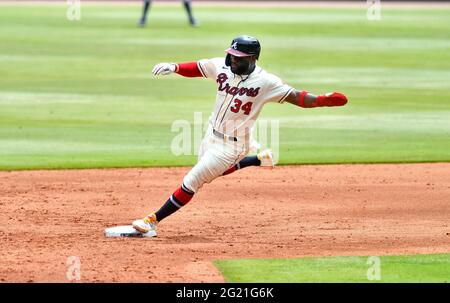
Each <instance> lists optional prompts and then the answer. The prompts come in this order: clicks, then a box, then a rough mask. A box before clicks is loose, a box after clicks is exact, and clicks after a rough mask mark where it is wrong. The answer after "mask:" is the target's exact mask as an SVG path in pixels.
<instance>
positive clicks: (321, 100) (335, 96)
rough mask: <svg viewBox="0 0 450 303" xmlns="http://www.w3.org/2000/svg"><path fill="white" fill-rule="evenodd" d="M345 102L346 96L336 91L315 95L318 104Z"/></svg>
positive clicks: (339, 104) (341, 103)
mask: <svg viewBox="0 0 450 303" xmlns="http://www.w3.org/2000/svg"><path fill="white" fill-rule="evenodd" d="M347 102H348V100H347V97H346V96H345V95H344V94H342V93H337V92H332V93H327V94H325V95H321V96H318V97H317V103H318V104H319V106H344V105H345V104H347Z"/></svg>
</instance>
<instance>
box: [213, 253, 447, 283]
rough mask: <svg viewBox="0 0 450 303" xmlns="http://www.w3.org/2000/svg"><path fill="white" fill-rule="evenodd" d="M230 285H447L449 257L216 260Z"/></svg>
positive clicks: (439, 255)
mask: <svg viewBox="0 0 450 303" xmlns="http://www.w3.org/2000/svg"><path fill="white" fill-rule="evenodd" d="M214 264H215V265H216V266H217V267H218V269H219V270H220V271H221V272H222V274H223V275H224V277H225V279H226V281H227V282H275V283H277V282H287V283H301V282H312V283H316V282H344V283H345V282H359V283H369V282H370V283H372V282H377V283H379V282H381V283H398V282H403V283H418V282H431V283H436V282H438V283H448V282H449V281H450V255H449V254H433V255H410V256H382V257H376V256H367V257H323V258H296V259H241V260H217V261H215V262H214Z"/></svg>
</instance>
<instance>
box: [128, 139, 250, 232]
mask: <svg viewBox="0 0 450 303" xmlns="http://www.w3.org/2000/svg"><path fill="white" fill-rule="evenodd" d="M217 141H218V140H217V139H216V140H215V142H216V143H214V141H208V138H206V140H204V141H203V142H202V146H203V147H204V145H210V146H209V147H208V148H206V149H203V148H201V150H202V151H201V157H200V159H199V161H198V163H197V164H196V165H195V166H194V167H193V168H192V169H191V170H190V171H189V172H188V174H187V175H186V176H185V177H184V179H183V183H182V185H181V186H180V187H179V188H178V189H177V190H175V192H174V193H173V194H172V195H171V196H170V197H169V199H168V200H167V201H166V202H165V203H164V204H163V205H162V206H161V208H160V209H159V210H158V211H157V212H155V213H151V214H150V215H148V216H146V217H145V218H144V219H139V220H135V221H134V222H133V224H132V225H133V227H134V228H135V229H136V230H138V231H140V232H142V233H146V232H148V231H150V230H156V225H157V223H159V222H160V221H161V220H163V219H165V218H166V217H168V216H170V215H172V214H173V213H175V212H176V211H178V210H180V209H181V208H182V207H183V206H185V205H186V204H188V203H189V201H191V199H192V198H193V197H194V194H195V193H197V192H198V191H199V190H200V188H201V187H202V186H203V185H204V184H205V183H210V182H212V181H213V180H214V179H216V178H218V177H220V176H221V175H222V173H223V171H225V170H226V169H227V167H230V166H231V165H232V164H233V163H236V162H237V161H239V159H242V158H243V157H244V156H245V155H246V154H247V151H246V150H245V148H237V149H235V148H234V147H231V146H229V145H226V144H218V143H217ZM202 146H201V147H202Z"/></svg>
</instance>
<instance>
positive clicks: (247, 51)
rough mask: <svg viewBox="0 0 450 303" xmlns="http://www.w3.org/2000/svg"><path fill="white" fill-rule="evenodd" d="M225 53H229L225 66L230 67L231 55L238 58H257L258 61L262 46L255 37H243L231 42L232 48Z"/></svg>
mask: <svg viewBox="0 0 450 303" xmlns="http://www.w3.org/2000/svg"><path fill="white" fill-rule="evenodd" d="M225 52H226V53H227V56H226V57H225V65H226V66H230V65H231V55H233V56H236V57H248V56H256V59H258V58H259V53H260V52H261V45H260V44H259V41H258V39H256V38H255V37H252V36H247V35H242V36H239V37H236V38H234V39H233V41H231V46H230V48H228V49H226V50H225Z"/></svg>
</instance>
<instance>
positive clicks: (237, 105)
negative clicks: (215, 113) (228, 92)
mask: <svg viewBox="0 0 450 303" xmlns="http://www.w3.org/2000/svg"><path fill="white" fill-rule="evenodd" d="M233 101H234V106H232V107H230V110H231V111H232V112H233V113H237V112H239V110H241V109H242V110H243V111H244V115H249V114H250V111H251V110H252V105H253V102H247V103H245V104H244V105H242V101H241V100H239V99H234V100H233Z"/></svg>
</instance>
